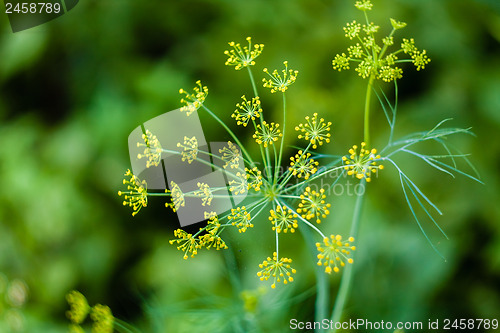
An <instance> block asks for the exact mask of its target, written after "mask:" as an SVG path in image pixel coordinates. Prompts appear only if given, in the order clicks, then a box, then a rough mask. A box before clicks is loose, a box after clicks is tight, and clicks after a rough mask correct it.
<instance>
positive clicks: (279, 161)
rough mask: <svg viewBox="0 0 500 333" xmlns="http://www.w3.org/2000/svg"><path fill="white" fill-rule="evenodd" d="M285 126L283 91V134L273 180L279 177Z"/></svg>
mask: <svg viewBox="0 0 500 333" xmlns="http://www.w3.org/2000/svg"><path fill="white" fill-rule="evenodd" d="M285 128H286V98H285V93H283V136H282V137H281V145H280V155H279V158H278V164H277V168H276V169H277V170H276V172H275V176H274V177H275V180H276V181H278V178H279V175H278V173H279V167H281V158H282V157H283V143H284V142H285Z"/></svg>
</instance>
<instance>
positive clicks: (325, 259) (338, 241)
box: [316, 235, 356, 274]
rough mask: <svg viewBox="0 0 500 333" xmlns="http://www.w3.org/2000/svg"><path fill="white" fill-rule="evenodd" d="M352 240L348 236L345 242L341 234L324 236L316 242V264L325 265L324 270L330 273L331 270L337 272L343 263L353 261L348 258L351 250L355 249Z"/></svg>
mask: <svg viewBox="0 0 500 333" xmlns="http://www.w3.org/2000/svg"><path fill="white" fill-rule="evenodd" d="M352 242H354V238H353V237H349V239H348V241H347V242H342V236H340V235H331V236H330V238H328V237H325V238H324V239H323V243H316V248H317V249H318V252H319V253H318V266H325V272H326V273H328V274H330V273H331V272H332V271H334V272H335V273H338V272H339V271H340V269H339V266H340V267H344V266H345V263H346V262H347V263H349V264H352V263H353V262H354V261H353V259H352V258H349V255H350V254H351V251H354V250H356V247H355V246H352V245H351V243H352Z"/></svg>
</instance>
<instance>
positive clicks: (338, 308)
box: [331, 178, 366, 333]
mask: <svg viewBox="0 0 500 333" xmlns="http://www.w3.org/2000/svg"><path fill="white" fill-rule="evenodd" d="M360 184H361V186H362V187H363V188H365V190H366V180H365V179H364V178H363V179H362V180H361V182H360ZM364 196H365V191H363V193H361V194H358V196H357V198H356V204H355V206H354V213H353V216H352V225H351V234H350V236H352V237H354V238H355V239H356V238H357V236H358V229H359V222H360V220H361V209H362V207H363V199H364ZM352 256H353V257H354V252H353V254H352ZM352 269H353V265H346V266H345V267H344V272H343V273H342V280H341V281H340V287H339V292H338V294H337V298H336V299H335V305H334V307H333V312H332V317H331V318H332V320H333V322H334V323H336V322H339V321H340V319H341V317H342V312H343V310H344V305H345V303H346V301H347V297H348V295H349V290H350V289H351V280H352ZM336 331H337V330H336V329H333V332H334V333H335V332H336Z"/></svg>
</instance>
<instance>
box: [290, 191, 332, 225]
mask: <svg viewBox="0 0 500 333" xmlns="http://www.w3.org/2000/svg"><path fill="white" fill-rule="evenodd" d="M300 199H301V202H300V203H299V208H298V209H297V213H299V214H301V216H302V218H305V219H308V220H311V219H313V218H316V223H321V219H322V218H323V219H324V218H326V216H327V215H328V214H330V210H329V208H330V207H331V205H330V204H329V203H326V202H325V199H326V195H325V190H324V189H320V190H319V192H316V191H314V190H311V188H310V187H306V190H305V192H304V193H303V194H301V195H300Z"/></svg>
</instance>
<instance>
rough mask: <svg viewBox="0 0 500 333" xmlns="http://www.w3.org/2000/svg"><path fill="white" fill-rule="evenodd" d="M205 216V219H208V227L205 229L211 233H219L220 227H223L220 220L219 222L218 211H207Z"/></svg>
mask: <svg viewBox="0 0 500 333" xmlns="http://www.w3.org/2000/svg"><path fill="white" fill-rule="evenodd" d="M204 216H205V219H207V220H208V222H207V227H206V229H205V230H206V231H207V232H208V233H211V234H212V235H215V234H217V232H218V231H219V229H220V227H221V225H220V222H219V216H217V213H216V212H205V213H204ZM200 230H203V228H201V229H200Z"/></svg>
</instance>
